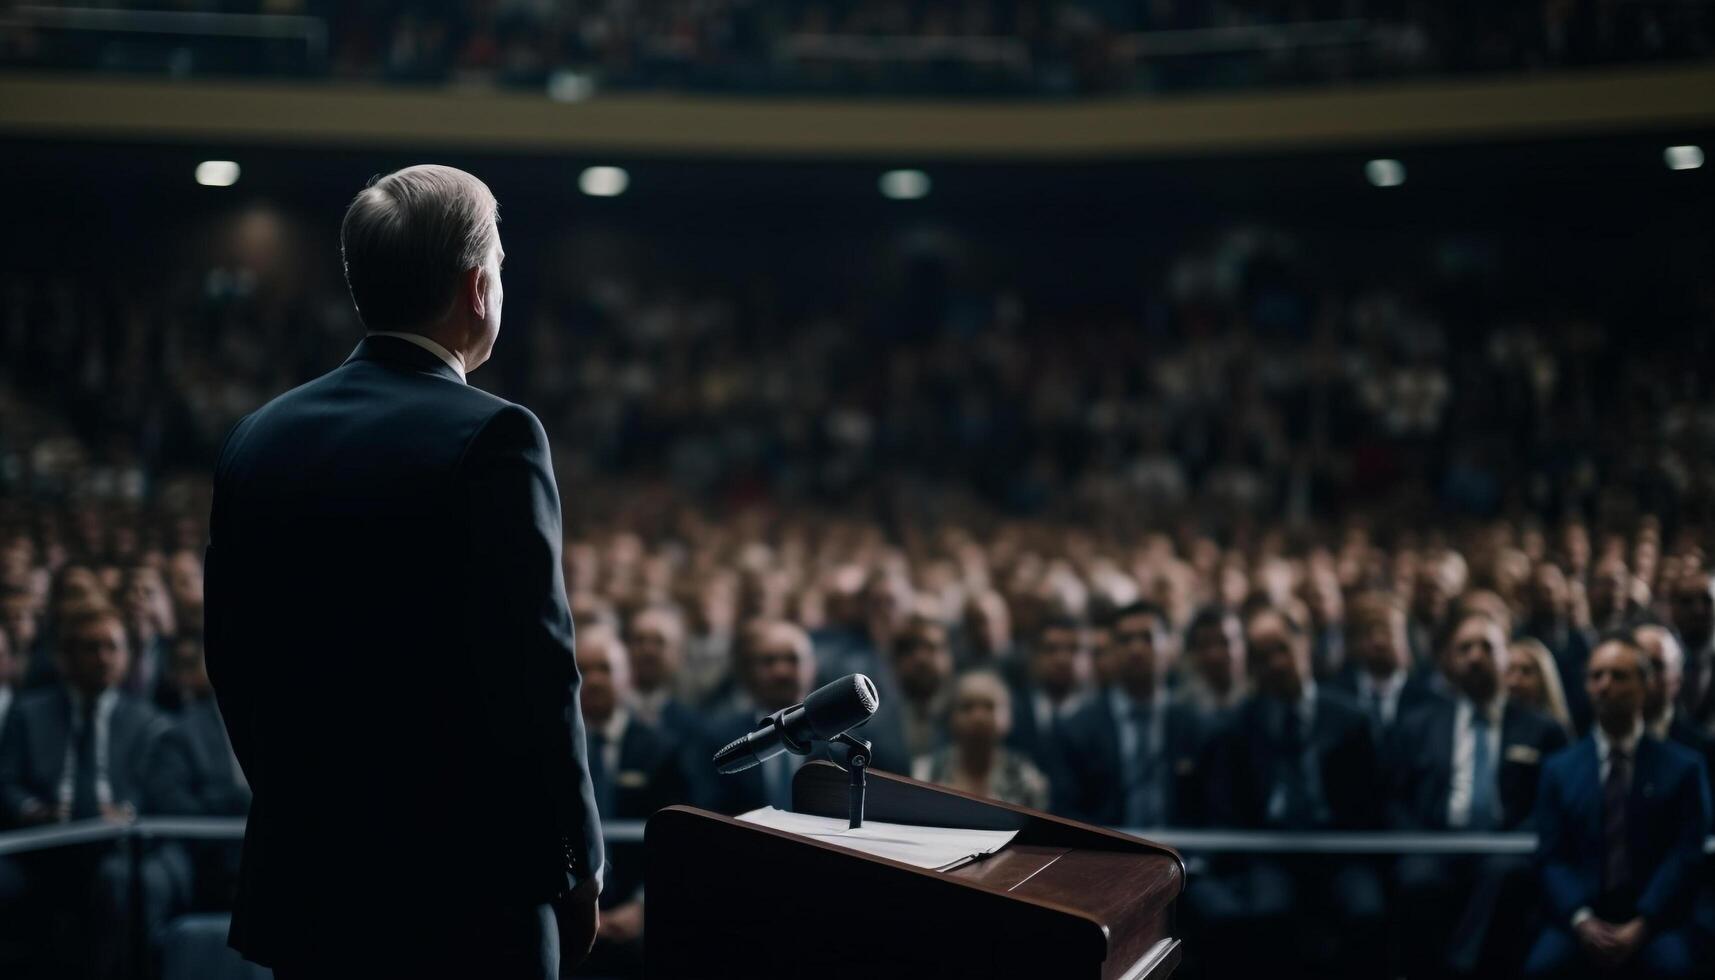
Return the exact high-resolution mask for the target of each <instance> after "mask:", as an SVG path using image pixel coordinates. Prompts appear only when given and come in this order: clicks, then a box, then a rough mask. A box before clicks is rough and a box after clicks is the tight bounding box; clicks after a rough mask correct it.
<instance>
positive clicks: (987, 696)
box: [948, 683, 1011, 748]
mask: <svg viewBox="0 0 1715 980" xmlns="http://www.w3.org/2000/svg"><path fill="white" fill-rule="evenodd" d="M1004 693H1005V692H1003V691H1000V690H998V685H995V684H990V683H961V684H960V685H959V689H958V691H957V692H956V693H955V694H954V696H953V714H952V717H951V718H950V719H949V721H948V726H949V728H950V730H951V731H952V735H953V740H954V741H955V742H957V743H959V744H960V745H961V746H982V747H988V748H992V747H994V746H996V745H999V744H1000V741H1001V739H1003V738H1005V737H1006V733H1007V729H1008V728H1009V727H1010V725H1009V724H1008V721H1009V718H1008V716H1009V714H1010V713H1011V705H1010V704H1008V703H1006V702H1004V701H1003V697H1004Z"/></svg>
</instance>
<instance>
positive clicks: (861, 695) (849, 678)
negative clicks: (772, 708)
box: [715, 674, 881, 775]
mask: <svg viewBox="0 0 1715 980" xmlns="http://www.w3.org/2000/svg"><path fill="white" fill-rule="evenodd" d="M880 705H881V698H880V696H879V695H877V694H876V690H875V682H874V681H872V680H870V679H869V678H868V677H865V676H864V675H862V674H847V675H846V676H844V677H842V678H840V679H839V680H837V681H833V682H831V683H828V684H824V685H822V686H821V687H819V688H817V689H815V690H814V691H811V692H810V696H809V697H807V698H805V699H804V700H803V701H801V702H799V703H798V704H795V705H792V706H791V707H789V708H781V709H780V710H779V711H776V712H775V713H773V714H771V715H769V716H768V717H767V718H765V719H763V720H762V722H761V727H759V728H757V730H756V731H754V732H751V733H750V734H749V735H746V736H744V737H743V738H736V739H733V740H732V742H730V743H729V744H728V745H727V747H726V748H724V749H721V750H720V751H719V752H716V753H715V768H716V769H718V770H720V772H721V773H722V774H723V775H726V774H730V773H735V772H743V771H745V770H746V769H749V768H750V767H751V766H755V765H760V764H762V763H763V762H766V761H767V760H769V759H772V758H774V757H775V756H777V755H779V754H780V753H782V752H791V753H792V754H794V755H808V754H809V753H810V740H811V739H813V738H818V739H822V740H823V741H827V740H829V739H833V738H838V737H839V736H841V735H844V734H845V733H846V732H848V731H850V730H851V729H853V728H856V727H858V726H859V725H861V724H863V723H864V722H866V721H869V719H870V718H871V717H872V716H874V714H875V709H876V708H878V707H880Z"/></svg>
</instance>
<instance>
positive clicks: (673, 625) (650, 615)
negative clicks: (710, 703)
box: [626, 606, 702, 744]
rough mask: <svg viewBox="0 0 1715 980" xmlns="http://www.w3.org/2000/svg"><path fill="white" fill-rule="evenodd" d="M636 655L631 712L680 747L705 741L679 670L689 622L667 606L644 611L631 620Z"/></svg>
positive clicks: (630, 640)
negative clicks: (682, 683) (680, 679)
mask: <svg viewBox="0 0 1715 980" xmlns="http://www.w3.org/2000/svg"><path fill="white" fill-rule="evenodd" d="M627 641H628V644H629V646H628V648H627V650H628V652H629V653H630V656H631V690H630V694H629V697H628V698H627V704H626V706H627V708H628V709H629V711H630V713H631V714H632V715H633V716H635V717H637V718H640V719H642V720H643V721H646V722H648V723H649V724H651V725H653V726H655V727H656V728H659V729H660V730H661V733H662V734H663V735H665V736H666V737H668V738H669V739H671V740H673V741H674V742H677V743H679V744H685V743H688V742H696V741H699V740H700V739H701V738H702V716H701V715H700V713H698V712H697V711H696V710H694V709H693V708H691V707H690V705H689V704H687V703H686V701H685V700H684V694H683V692H682V691H681V690H680V688H679V683H678V682H679V668H680V666H681V664H682V663H683V660H684V649H685V623H684V620H683V619H681V618H680V616H679V613H678V612H677V611H676V610H674V609H672V608H669V607H666V606H655V607H652V608H649V609H644V610H642V611H641V612H638V613H637V614H636V615H634V616H632V617H631V630H630V632H629V634H627Z"/></svg>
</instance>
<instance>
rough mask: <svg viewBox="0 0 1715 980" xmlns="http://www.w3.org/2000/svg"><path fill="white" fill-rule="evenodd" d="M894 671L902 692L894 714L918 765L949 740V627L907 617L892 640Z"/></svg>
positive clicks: (951, 675) (950, 676)
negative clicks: (921, 758) (918, 760)
mask: <svg viewBox="0 0 1715 980" xmlns="http://www.w3.org/2000/svg"><path fill="white" fill-rule="evenodd" d="M893 674H894V679H895V680H894V682H895V685H896V686H897V688H898V690H899V694H900V703H899V704H898V706H897V711H896V712H895V713H894V717H895V718H897V719H898V721H899V726H900V729H901V731H902V738H903V740H904V743H905V750H906V752H907V753H909V754H910V756H911V759H912V760H913V765H915V760H917V759H918V758H920V757H921V756H925V755H928V754H929V753H931V752H933V751H935V750H936V749H938V748H940V747H941V745H942V744H943V743H945V742H946V740H947V738H946V736H947V710H948V706H949V705H950V704H951V702H952V690H951V686H952V678H953V654H952V650H951V649H950V648H949V647H948V645H947V628H946V627H945V626H942V625H941V624H940V623H938V622H935V621H934V620H932V619H927V618H925V617H922V616H913V617H912V618H911V619H910V620H909V621H907V622H906V624H905V628H904V629H902V630H900V632H899V635H898V636H897V637H895V638H894V640H893Z"/></svg>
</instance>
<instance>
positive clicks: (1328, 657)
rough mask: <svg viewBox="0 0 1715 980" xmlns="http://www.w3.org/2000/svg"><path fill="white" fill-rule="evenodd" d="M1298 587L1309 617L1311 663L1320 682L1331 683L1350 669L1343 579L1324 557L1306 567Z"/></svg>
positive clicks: (1307, 626)
mask: <svg viewBox="0 0 1715 980" xmlns="http://www.w3.org/2000/svg"><path fill="white" fill-rule="evenodd" d="M1305 564H1306V568H1305V571H1304V578H1303V580H1302V581H1301V582H1300V583H1299V585H1298V598H1299V601H1301V602H1303V603H1304V608H1305V611H1306V612H1307V613H1308V614H1309V621H1308V622H1307V623H1306V628H1307V629H1308V630H1309V631H1310V660H1311V663H1312V665H1313V666H1314V667H1315V671H1316V679H1317V680H1328V679H1329V678H1332V677H1335V676H1337V675H1338V674H1340V673H1341V672H1343V671H1344V670H1345V667H1346V625H1345V624H1346V607H1345V595H1344V593H1342V592H1341V591H1340V578H1339V575H1338V574H1336V572H1335V570H1334V567H1333V564H1332V563H1331V562H1329V561H1327V560H1326V556H1322V560H1317V559H1315V558H1312V560H1310V561H1308V562H1306V563H1305Z"/></svg>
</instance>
